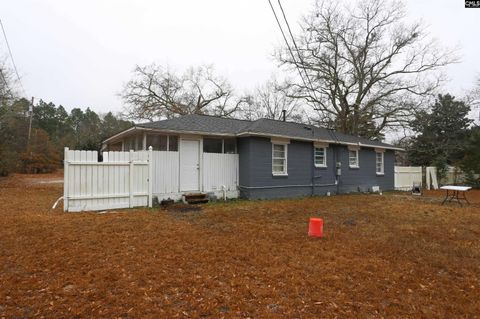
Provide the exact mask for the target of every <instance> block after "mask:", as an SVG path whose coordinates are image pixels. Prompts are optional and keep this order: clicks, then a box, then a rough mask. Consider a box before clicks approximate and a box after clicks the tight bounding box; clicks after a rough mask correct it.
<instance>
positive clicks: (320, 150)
mask: <svg viewBox="0 0 480 319" xmlns="http://www.w3.org/2000/svg"><path fill="white" fill-rule="evenodd" d="M315 166H316V167H327V148H326V147H315Z"/></svg>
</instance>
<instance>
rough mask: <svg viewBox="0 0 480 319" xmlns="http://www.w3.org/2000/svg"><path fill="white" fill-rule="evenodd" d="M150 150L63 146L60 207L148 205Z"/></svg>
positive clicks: (91, 207) (93, 208) (149, 193)
mask: <svg viewBox="0 0 480 319" xmlns="http://www.w3.org/2000/svg"><path fill="white" fill-rule="evenodd" d="M149 154H150V153H149V152H148V151H143V152H133V151H131V152H105V153H103V158H104V161H103V162H98V153H97V152H96V151H73V150H72V151H71V150H68V148H66V149H65V161H64V163H65V173H64V210H66V211H72V212H73V211H85V210H103V209H116V208H127V207H138V206H151V198H152V196H151V192H150V189H151V188H150V181H151V178H150V177H149V176H150V166H151V165H149V162H150V160H149V159H150V155H149Z"/></svg>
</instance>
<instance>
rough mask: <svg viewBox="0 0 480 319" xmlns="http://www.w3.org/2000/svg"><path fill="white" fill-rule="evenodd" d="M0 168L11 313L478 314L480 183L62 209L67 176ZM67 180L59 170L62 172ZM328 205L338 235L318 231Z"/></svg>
mask: <svg viewBox="0 0 480 319" xmlns="http://www.w3.org/2000/svg"><path fill="white" fill-rule="evenodd" d="M30 178H33V177H31V176H26V177H25V176H19V175H16V176H14V177H12V178H9V179H6V180H2V181H0V198H1V201H0V284H1V289H0V317H6V318H12V317H13V318H19V317H42V316H43V317H45V318H92V317H102V318H118V317H120V318H177V317H178V318H222V317H225V318H248V317H250V318H335V317H338V318H382V317H387V318H394V317H396V318H432V317H437V318H442V317H444V318H475V317H478V316H479V313H480V298H479V296H480V192H478V191H477V192H472V193H471V194H469V199H471V200H472V202H474V204H473V205H471V206H469V207H467V208H460V207H458V206H456V205H454V204H451V205H448V206H440V205H439V203H438V201H436V200H433V201H428V200H423V199H419V198H412V197H410V196H398V195H386V196H377V195H349V196H337V197H322V198H306V199H296V200H281V201H251V202H246V201H235V202H230V203H227V204H224V203H219V204H209V205H206V206H203V209H202V210H201V211H187V210H183V209H174V210H169V211H164V210H148V209H143V210H140V209H138V210H126V211H123V212H119V213H115V214H94V213H70V214H65V213H63V212H61V209H58V210H56V211H54V212H51V211H49V210H48V209H49V207H51V205H52V203H53V202H54V201H55V199H56V198H57V197H59V196H60V195H61V192H62V188H61V185H59V184H55V183H51V184H50V183H31V180H30ZM52 179H58V176H52ZM311 216H319V217H322V218H324V221H325V232H326V237H325V238H324V239H313V238H308V237H307V236H306V233H307V223H308V218H309V217H311Z"/></svg>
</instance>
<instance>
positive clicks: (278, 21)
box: [268, 0, 308, 87]
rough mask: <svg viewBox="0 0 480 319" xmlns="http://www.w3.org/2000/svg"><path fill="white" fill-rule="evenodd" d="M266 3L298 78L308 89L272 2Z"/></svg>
mask: <svg viewBox="0 0 480 319" xmlns="http://www.w3.org/2000/svg"><path fill="white" fill-rule="evenodd" d="M268 3H269V4H270V8H272V12H273V15H274V16H275V20H277V24H278V27H279V28H280V32H281V33H282V36H283V40H285V44H286V45H287V48H288V51H289V52H290V55H291V56H292V60H293V63H295V66H296V67H297V70H298V74H299V75H300V78H301V79H302V82H303V84H304V85H305V86H306V87H308V85H307V82H306V81H305V79H304V78H303V74H302V71H301V69H300V68H299V66H298V63H297V59H295V55H294V54H293V51H292V48H291V47H290V44H289V43H288V39H287V37H286V35H285V32H283V28H282V24H281V23H280V20H278V17H277V13H276V12H275V9H274V8H273V5H272V1H270V0H268Z"/></svg>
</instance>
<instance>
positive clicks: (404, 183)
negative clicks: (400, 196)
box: [395, 166, 422, 190]
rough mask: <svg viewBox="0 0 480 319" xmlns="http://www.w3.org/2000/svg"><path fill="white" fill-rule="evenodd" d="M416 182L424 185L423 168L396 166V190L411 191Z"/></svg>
mask: <svg viewBox="0 0 480 319" xmlns="http://www.w3.org/2000/svg"><path fill="white" fill-rule="evenodd" d="M414 182H415V183H420V184H421V183H422V167H421V166H395V189H396V190H411V189H412V186H413V183H414Z"/></svg>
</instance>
